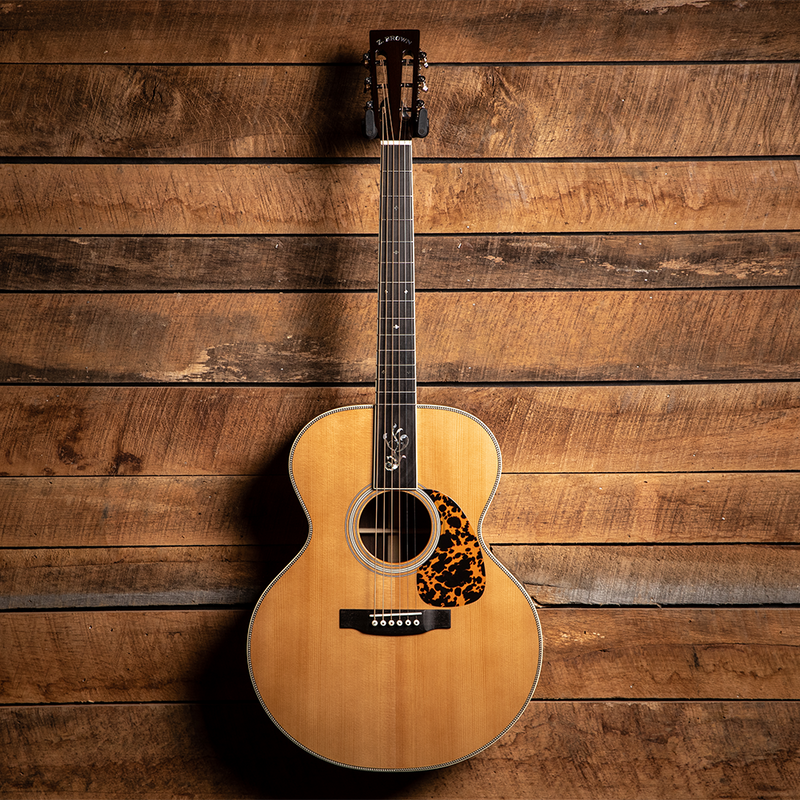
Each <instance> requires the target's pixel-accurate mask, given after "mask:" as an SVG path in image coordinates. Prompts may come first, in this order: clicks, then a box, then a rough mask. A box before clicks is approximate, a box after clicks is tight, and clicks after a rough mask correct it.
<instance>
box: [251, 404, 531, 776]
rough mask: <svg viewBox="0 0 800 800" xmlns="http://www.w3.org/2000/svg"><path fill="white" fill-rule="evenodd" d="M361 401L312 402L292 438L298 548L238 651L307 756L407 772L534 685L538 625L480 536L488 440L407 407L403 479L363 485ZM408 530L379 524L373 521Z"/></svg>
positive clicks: (449, 414) (458, 743)
mask: <svg viewBox="0 0 800 800" xmlns="http://www.w3.org/2000/svg"><path fill="white" fill-rule="evenodd" d="M372 436H373V409H372V407H371V406H358V407H350V408H344V409H338V410H335V411H331V412H328V413H327V414H323V415H322V416H321V417H318V418H317V419H315V420H313V421H312V422H311V423H309V424H308V425H307V426H306V427H305V428H304V430H303V431H302V432H301V433H300V435H299V436H298V437H297V440H296V441H295V444H294V447H293V448H292V454H291V458H290V470H291V474H292V480H293V483H294V486H295V489H296V491H297V494H298V497H299V498H300V500H301V503H302V504H303V507H304V509H305V511H306V514H307V516H308V519H309V536H308V539H307V541H306V543H305V546H304V548H303V549H302V551H301V552H300V554H298V556H296V557H295V559H294V560H293V561H292V562H291V563H290V564H289V565H288V566H287V567H286V569H285V570H283V572H281V574H280V575H279V576H278V577H277V578H276V579H275V580H274V581H273V582H272V583H271V584H270V585H269V586H268V587H267V589H266V590H265V591H264V593H263V595H262V596H261V598H260V600H259V602H258V604H257V606H256V609H255V611H254V613H253V617H252V620H251V623H250V630H249V635H248V661H249V666H250V674H251V677H252V680H253V684H254V686H255V689H256V692H257V694H258V696H259V699H260V700H261V703H262V705H263V707H264V709H265V710H266V711H267V713H268V714H269V716H270V717H271V718H272V720H273V721H274V722H275V723H276V724H277V725H278V727H279V728H280V729H281V730H282V731H283V732H284V733H285V734H286V735H288V736H289V737H290V738H291V739H293V740H294V741H295V742H296V743H297V744H299V745H300V746H301V747H303V748H304V749H306V750H308V751H309V752H311V753H313V754H314V755H316V756H319V757H320V758H323V759H325V760H328V761H331V762H334V763H336V764H340V765H343V766H348V767H354V768H357V769H366V770H420V769H434V768H437V767H442V766H447V765H449V764H453V763H456V762H457V761H461V760H463V759H466V758H469V757H471V756H472V755H474V754H475V753H477V752H479V751H480V750H482V749H484V748H485V747H488V746H489V745H490V744H492V743H493V742H495V741H496V740H497V739H498V738H499V737H500V736H502V735H503V734H504V733H505V732H506V731H507V730H508V729H509V728H510V727H511V725H512V724H513V723H514V722H515V721H516V720H517V719H518V718H519V716H520V715H521V714H522V712H523V711H524V709H525V707H526V706H527V704H528V701H529V700H530V698H531V696H532V695H533V691H534V688H535V686H536V682H537V680H538V676H539V670H540V667H541V629H540V626H539V620H538V617H537V614H536V611H535V608H534V606H533V603H532V602H531V600H530V598H529V596H528V595H527V593H526V592H525V591H524V589H523V588H522V586H521V585H520V584H519V583H518V582H517V581H516V580H515V579H514V578H513V577H512V576H511V575H510V573H509V572H508V571H507V570H506V569H505V568H504V567H503V566H502V565H501V564H500V563H499V562H498V561H497V559H496V558H495V557H494V556H493V555H492V553H491V551H490V550H489V549H488V548H487V547H486V545H485V543H484V542H483V539H482V536H481V524H482V521H483V516H484V514H485V512H486V510H487V508H488V505H489V503H490V501H491V499H492V496H493V495H494V492H495V489H496V486H497V482H498V480H499V476H500V451H499V448H498V446H497V442H496V440H495V439H494V437H493V436H492V434H491V433H490V432H489V430H488V429H487V428H486V427H485V426H484V425H483V423H481V422H480V421H479V420H477V419H476V418H475V417H472V416H471V415H469V414H466V413H464V412H461V411H457V410H454V409H449V408H443V407H438V406H419V407H418V408H417V469H418V480H419V488H418V489H417V490H413V491H412V490H408V491H402V492H399V491H397V493H396V494H391V493H390V492H388V491H376V490H373V489H372V466H373V465H372V455H371V454H372ZM395 517H400V518H403V519H407V520H409V521H410V522H409V524H408V527H409V529H410V530H411V532H412V535H411V536H410V537H408V540H406V537H397V539H398V540H397V541H395V540H393V538H392V536H387V535H386V531H387V530H389V529H390V526H389V525H387V523H386V520H391V519H394V518H395Z"/></svg>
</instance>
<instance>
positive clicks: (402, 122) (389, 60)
mask: <svg viewBox="0 0 800 800" xmlns="http://www.w3.org/2000/svg"><path fill="white" fill-rule="evenodd" d="M364 65H365V66H366V67H367V68H368V69H369V77H368V78H367V80H366V89H365V91H368V92H369V93H370V99H369V101H368V102H367V108H366V112H365V115H364V135H365V136H366V137H367V138H368V139H375V138H376V137H377V136H378V135H379V134H380V137H381V138H382V139H390V140H400V139H410V138H411V137H412V136H427V135H428V111H427V109H426V108H425V103H424V101H423V100H421V99H420V97H419V95H420V92H427V91H428V86H427V83H426V81H425V77H424V76H423V75H420V72H419V68H420V65H422V66H425V67H427V66H428V60H427V57H426V55H425V53H423V52H421V51H420V49H419V31H404V30H399V31H370V32H369V52H368V53H365V54H364Z"/></svg>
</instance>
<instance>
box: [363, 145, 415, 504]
mask: <svg viewBox="0 0 800 800" xmlns="http://www.w3.org/2000/svg"><path fill="white" fill-rule="evenodd" d="M379 250H380V257H379V275H378V356H377V378H376V385H375V441H374V448H373V450H374V453H375V458H374V466H373V483H374V486H375V488H376V489H416V487H417V448H416V408H417V405H416V404H417V372H416V335H415V334H416V330H415V310H414V198H413V181H412V164H411V142H410V141H382V142H381V182H380V237H379Z"/></svg>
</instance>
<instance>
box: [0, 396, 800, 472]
mask: <svg viewBox="0 0 800 800" xmlns="http://www.w3.org/2000/svg"><path fill="white" fill-rule="evenodd" d="M419 394H420V402H423V403H432V404H436V405H445V406H452V407H457V408H461V409H463V410H465V411H468V412H470V413H471V414H474V415H475V416H476V417H478V419H480V420H482V421H483V422H484V423H486V425H488V427H489V428H490V429H491V430H492V431H493V432H494V433H495V435H496V436H497V438H498V441H499V442H500V449H501V452H502V453H503V465H504V469H505V470H506V471H507V472H539V473H541V472H558V473H562V472H601V473H605V472H708V471H781V470H797V469H800V452H798V448H797V439H798V432H799V431H800V386H799V385H798V384H797V383H793V382H785V383H759V384H735V383H732V384H684V385H672V384H670V385H658V384H654V385H641V386H640V385H631V386H520V387H488V388H487V387H476V386H462V387H455V388H446V387H436V386H430V387H428V386H422V387H420V392H419ZM372 400H373V391H372V390H371V389H369V388H366V387H365V388H346V387H341V388H331V387H322V388H314V387H308V388H306V387H274V388H264V387H258V388H256V387H228V388H226V389H225V390H224V391H222V390H221V389H219V388H217V387H179V386H176V387H99V386H98V387H83V386H75V387H70V386H65V387H38V386H29V387H26V386H19V387H16V386H6V387H3V388H2V390H0V454H2V455H1V457H0V473H5V474H6V475H9V476H11V475H13V476H25V475H30V476H34V475H208V474H216V475H258V474H262V473H264V472H265V471H267V470H269V471H270V472H271V473H272V474H274V472H275V470H274V468H273V467H272V466H271V465H272V464H273V462H275V459H277V460H278V463H279V464H280V467H281V469H282V467H283V465H284V464H285V463H286V457H287V454H288V450H287V448H288V446H289V445H290V443H291V441H292V439H293V438H294V437H295V435H296V434H297V432H298V431H299V430H300V429H301V428H302V427H303V426H304V425H305V424H306V423H307V422H308V421H310V420H311V419H313V418H314V417H315V416H316V415H317V414H321V413H323V412H325V411H328V410H330V409H333V408H338V407H341V406H346V405H352V404H359V403H371V402H372Z"/></svg>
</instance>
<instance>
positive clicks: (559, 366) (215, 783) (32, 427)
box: [0, 0, 800, 800]
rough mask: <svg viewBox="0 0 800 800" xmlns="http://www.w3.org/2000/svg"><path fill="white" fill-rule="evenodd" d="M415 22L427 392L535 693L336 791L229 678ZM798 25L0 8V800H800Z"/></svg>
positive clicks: (273, 556) (286, 551) (799, 16)
mask: <svg viewBox="0 0 800 800" xmlns="http://www.w3.org/2000/svg"><path fill="white" fill-rule="evenodd" d="M383 27H419V28H420V29H421V30H422V40H423V43H424V47H425V49H426V50H427V51H428V54H429V58H430V61H431V68H430V70H429V73H428V78H429V83H430V85H431V87H432V88H431V92H430V95H429V108H430V114H431V134H430V136H429V138H428V139H426V140H424V141H420V142H418V143H417V146H416V147H415V154H416V157H417V169H416V182H417V232H418V234H419V236H418V243H417V250H418V281H419V289H420V294H419V314H420V320H419V326H420V339H421V341H420V353H419V359H420V380H421V382H422V386H421V389H420V393H421V399H422V400H423V401H425V402H434V403H445V404H449V405H454V406H458V407H461V408H464V409H466V410H468V411H470V412H472V413H474V414H476V415H477V416H479V417H480V418H482V419H483V420H484V421H485V422H487V424H488V425H489V426H490V427H491V428H492V429H493V430H494V431H495V433H496V435H497V437H498V439H499V441H500V445H501V448H502V451H503V455H504V477H503V480H502V482H501V487H500V490H499V494H498V496H497V499H496V502H495V504H494V506H493V508H492V510H491V513H490V515H489V517H488V518H487V523H486V529H485V534H486V536H487V538H488V540H489V541H490V542H491V544H492V546H493V547H494V548H495V551H496V552H497V553H498V555H499V556H500V557H502V558H503V559H504V560H505V561H506V562H507V563H508V564H509V566H510V567H511V568H513V569H514V570H515V571H516V572H517V573H518V574H519V576H520V577H521V579H522V580H523V581H524V583H525V585H526V587H527V588H528V589H529V591H530V593H531V595H532V596H533V597H534V599H535V600H536V602H537V604H539V605H540V607H541V619H542V624H543V628H544V636H545V663H544V668H543V672H542V677H541V682H540V687H539V690H538V693H537V695H536V698H535V701H534V702H533V703H532V704H531V705H530V707H529V709H528V710H527V712H526V713H525V715H524V718H523V719H522V720H521V722H520V723H519V724H518V725H517V726H516V727H515V728H514V730H513V731H512V732H511V733H510V734H509V735H508V736H506V737H505V738H504V739H503V740H501V742H500V743H498V744H497V745H496V746H494V747H492V748H490V749H489V750H487V751H486V752H484V753H482V754H480V755H479V756H477V757H475V758H474V759H472V760H471V761H469V762H466V763H463V764H460V765H457V766H454V767H452V768H450V769H446V770H441V771H437V772H432V773H420V774H408V775H391V774H389V775H386V774H378V775H372V774H364V773H358V772H352V771H347V770H340V769H337V768H334V767H332V766H329V765H327V764H324V763H323V762H319V761H317V760H316V759H313V758H311V757H310V756H306V755H305V754H304V753H302V752H301V751H299V750H298V749H297V748H295V747H294V746H292V745H291V744H290V743H288V742H287V741H285V740H284V739H283V737H282V736H280V735H279V734H277V733H276V732H275V731H274V730H273V728H272V726H271V724H270V723H269V722H268V720H267V719H266V717H265V715H264V714H263V713H262V712H261V710H260V708H259V707H258V705H257V703H256V701H255V697H254V695H253V693H252V691H251V689H250V686H249V681H248V677H247V671H246V666H245V657H244V641H245V630H246V625H247V620H248V616H249V610H250V608H251V607H252V604H253V602H254V601H255V599H256V597H257V596H258V594H259V593H260V591H261V590H262V589H263V587H264V586H265V585H266V584H267V582H268V581H269V579H270V577H271V576H272V575H274V574H275V572H276V570H277V569H279V568H280V566H281V565H282V564H283V563H285V562H286V560H288V558H289V557H291V555H292V553H293V552H295V551H296V549H297V548H298V547H299V545H300V543H301V542H302V541H303V538H304V536H305V526H304V520H303V519H302V516H301V514H300V512H299V509H298V507H297V504H296V503H295V501H294V498H293V494H292V491H291V487H290V484H289V481H288V478H287V476H286V472H285V462H286V456H287V452H288V448H289V446H290V443H291V441H292V439H293V437H294V435H295V434H296V433H297V432H298V430H299V429H300V428H301V427H302V425H303V424H304V423H305V422H307V421H308V420H309V419H310V418H311V417H313V416H314V415H315V414H317V413H319V412H322V411H324V410H327V409H329V408H332V407H336V406H339V405H345V404H349V403H352V402H369V400H370V396H371V389H370V381H371V378H372V369H373V352H372V342H373V338H374V333H373V329H372V326H373V318H374V314H373V310H372V308H373V301H374V297H373V295H372V294H371V290H372V287H373V280H374V275H375V259H376V239H375V233H376V215H377V210H376V209H377V203H376V182H377V166H376V155H377V153H376V146H375V145H374V143H369V142H366V141H364V140H363V139H362V138H361V137H360V133H359V125H360V109H361V108H362V103H363V96H362V94H361V87H362V81H363V77H364V72H363V69H362V67H361V66H360V65H359V61H360V56H361V54H362V52H363V51H364V50H365V49H366V48H367V44H368V32H369V30H370V28H383ZM799 30H800V3H798V2H795V1H794V0H786V1H785V2H783V1H782V0H745V1H743V2H729V1H728V0H706V1H705V2H683V0H607V2H586V3H571V2H566V1H565V0H564V1H562V0H493V1H492V2H484V1H483V0H442V1H441V2H435V1H434V0H430V2H427V3H422V2H416V0H414V1H408V2H399V3H385V2H379V1H378V0H353V2H345V0H330V1H329V2H314V0H294V2H289V0H274V1H269V0H264V1H263V2H260V1H259V0H228V1H227V2H223V0H206V1H205V2H200V1H199V0H160V1H157V0H124V1H123V0H118V1H115V0H82V1H81V2H77V1H76V0H18V1H17V2H11V3H4V4H2V6H0V61H1V62H2V64H0V262H1V263H2V271H1V274H0V282H2V286H0V289H1V290H2V291H1V292H0V308H1V309H2V310H1V311H0V329H1V330H2V335H0V379H2V382H3V386H2V387H0V439H1V440H2V446H1V447H0V472H2V477H0V492H1V495H0V496H1V497H2V502H1V503H0V525H1V526H2V527H1V528H0V536H2V548H3V549H2V555H0V558H2V562H3V566H2V570H0V605H1V606H2V611H1V612H0V628H1V629H2V632H1V633H0V703H2V705H1V706H0V795H1V796H2V797H4V798H34V797H35V798H101V797H102V798H111V797H119V798H130V797H137V798H168V797H169V798H171V797H185V798H191V797H197V798H234V797H237V798H238V797H242V798H253V797H272V798H277V797H321V796H324V797H347V798H354V797H355V798H358V797H377V796H380V797H408V798H412V797H414V798H439V797H442V798H444V797H448V798H450V797H461V798H499V797H507V798H532V797H536V798H637V800H641V799H642V798H654V799H658V800H669V799H672V798H689V797H691V798H754V797H769V798H779V797H780V798H796V797H798V796H800V757H799V756H798V748H797V743H798V741H799V740H800V706H799V705H798V701H799V700H800V649H799V648H798V646H797V643H798V638H799V637H800V586H799V584H800V579H799V578H798V576H799V575H800V548H798V544H800V501H799V500H798V497H800V492H799V491H798V490H800V474H799V473H798V470H800V448H798V444H797V441H798V431H800V383H799V382H798V363H799V362H800V305H799V304H798V300H800V204H799V201H798V197H800V193H799V191H798V190H799V189H800V181H799V180H798V177H799V173H800V160H798V156H800V97H799V96H798V94H799V92H800V89H799V88H798V79H799V78H800V36H799V35H798V31H799Z"/></svg>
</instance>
